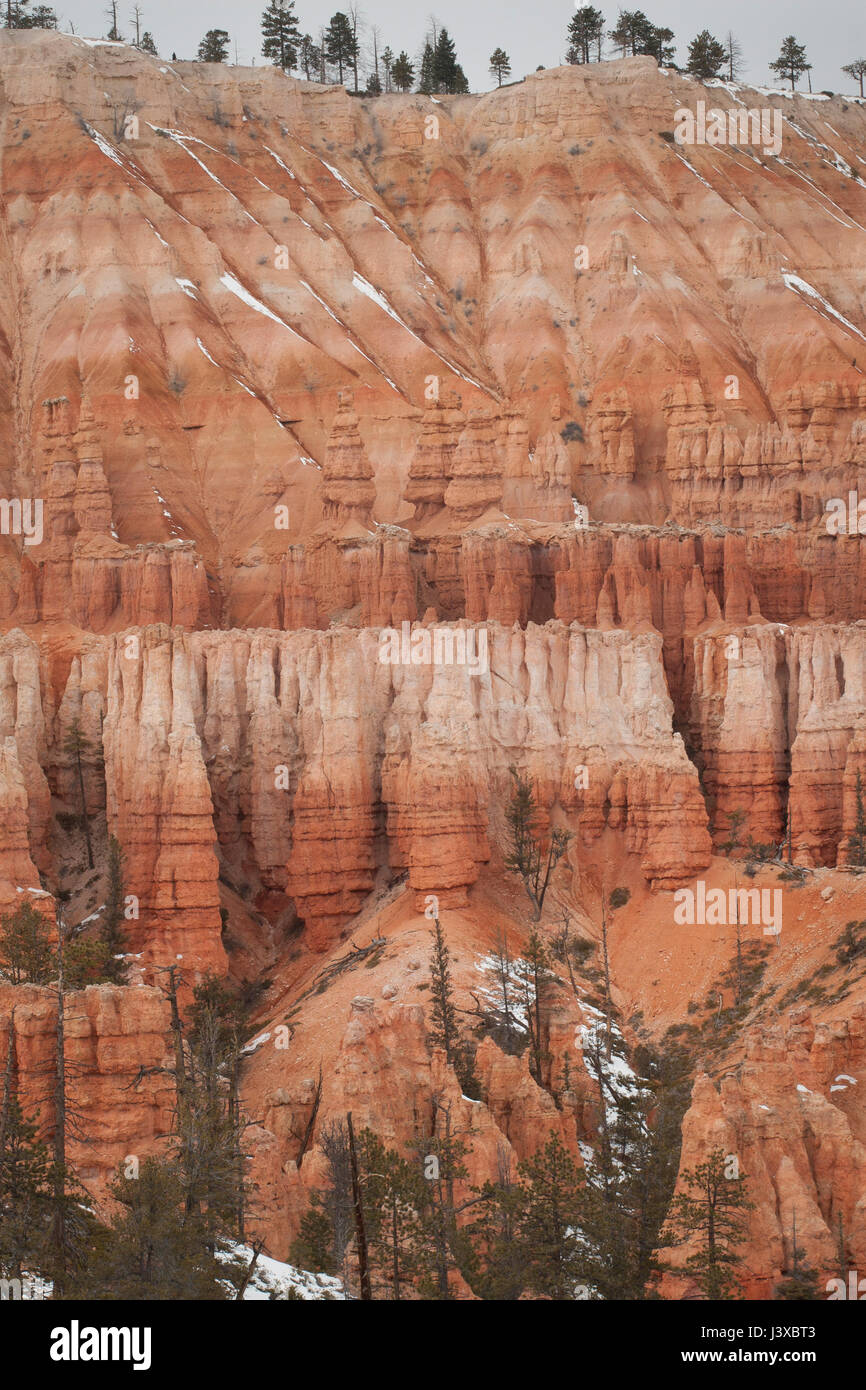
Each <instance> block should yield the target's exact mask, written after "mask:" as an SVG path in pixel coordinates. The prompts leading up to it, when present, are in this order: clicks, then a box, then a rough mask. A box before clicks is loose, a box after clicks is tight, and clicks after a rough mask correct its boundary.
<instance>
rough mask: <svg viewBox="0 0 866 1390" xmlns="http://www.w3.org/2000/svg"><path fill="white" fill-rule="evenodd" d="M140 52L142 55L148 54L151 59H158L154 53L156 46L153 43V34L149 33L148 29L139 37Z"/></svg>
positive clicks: (157, 55)
mask: <svg viewBox="0 0 866 1390" xmlns="http://www.w3.org/2000/svg"><path fill="white" fill-rule="evenodd" d="M141 51H142V53H149V54H150V55H151V57H152V58H158V57H159V54H158V53H157V51H156V44H155V43H154V41H153V34H152V33H151V32H150V30H149V29H145V31H144V33H143V34H142V36H141Z"/></svg>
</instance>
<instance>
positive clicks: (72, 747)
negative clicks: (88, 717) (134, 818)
mask: <svg viewBox="0 0 866 1390" xmlns="http://www.w3.org/2000/svg"><path fill="white" fill-rule="evenodd" d="M63 751H64V753H65V754H66V756H67V757H69V758H71V759H72V762H73V765H74V767H75V773H76V780H77V782H78V798H79V805H80V813H81V827H82V829H83V831H84V840H85V843H86V845H87V867H88V868H89V869H92V868H93V844H92V842H91V839H90V821H89V819H88V815H87V794H86V791H85V788H84V766H83V764H84V759H85V758H87V759H90V760H93V759H95V758H96V757H97V753H96V750H95V748H94V746H93V744H92V743H91V741H90V739H89V738H87V737H86V735H85V734H83V733H82V731H81V726H80V724H79V722H78V720H77V719H74V720H73V721H72V723H71V724H70V726H69V729H68V731H67V734H66V737H65V739H64V740H63Z"/></svg>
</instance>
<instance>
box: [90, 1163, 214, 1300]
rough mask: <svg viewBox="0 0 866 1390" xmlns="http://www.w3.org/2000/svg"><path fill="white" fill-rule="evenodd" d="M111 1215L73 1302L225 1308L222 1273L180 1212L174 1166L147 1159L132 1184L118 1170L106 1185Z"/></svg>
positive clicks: (199, 1228) (208, 1245) (200, 1231)
mask: <svg viewBox="0 0 866 1390" xmlns="http://www.w3.org/2000/svg"><path fill="white" fill-rule="evenodd" d="M108 1192H109V1196H110V1197H111V1199H112V1203H113V1210H112V1215H111V1218H110V1223H109V1225H108V1227H107V1228H106V1229H104V1230H102V1231H100V1232H99V1234H98V1236H97V1238H96V1248H95V1251H94V1254H93V1256H92V1258H91V1259H90V1260H89V1261H88V1265H87V1268H86V1270H85V1271H83V1273H82V1274H80V1275H79V1276H77V1277H76V1278H75V1280H74V1281H73V1290H74V1293H75V1295H76V1297H78V1298H82V1297H85V1298H86V1297H88V1296H89V1297H97V1298H102V1299H104V1298H111V1299H134V1300H135V1301H136V1302H147V1301H152V1300H160V1301H168V1300H175V1299H182V1300H188V1299H195V1300H198V1301H201V1300H225V1299H226V1298H227V1297H229V1296H230V1295H229V1291H228V1290H227V1289H226V1288H225V1287H224V1282H225V1276H226V1272H227V1271H226V1268H225V1267H224V1266H223V1265H222V1264H221V1263H220V1262H219V1261H218V1260H217V1259H216V1257H215V1251H216V1249H218V1248H219V1243H214V1242H213V1240H211V1239H209V1238H208V1235H207V1233H206V1231H205V1229H204V1226H203V1224H202V1223H201V1222H196V1221H193V1220H190V1218H189V1216H188V1215H187V1214H186V1213H185V1212H184V1210H183V1197H184V1187H183V1181H182V1179H181V1176H180V1174H179V1173H178V1171H177V1169H176V1167H175V1165H174V1164H172V1163H171V1162H170V1161H169V1160H168V1159H166V1158H146V1159H144V1161H143V1162H142V1163H141V1166H140V1168H139V1170H138V1173H137V1174H136V1175H135V1176H129V1177H127V1176H126V1175H125V1174H124V1173H123V1171H122V1170H119V1171H118V1172H117V1174H116V1175H115V1177H114V1179H113V1181H112V1182H111V1183H110V1184H109V1188H108Z"/></svg>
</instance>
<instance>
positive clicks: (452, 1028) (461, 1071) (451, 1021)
mask: <svg viewBox="0 0 866 1390" xmlns="http://www.w3.org/2000/svg"><path fill="white" fill-rule="evenodd" d="M435 924H436V925H435V930H434V931H433V932H432V933H431V935H432V937H433V949H432V952H431V955H430V995H431V998H432V1000H433V1009H432V1021H431V1027H430V1041H431V1042H432V1044H433V1046H434V1047H441V1048H442V1050H443V1051H444V1053H445V1060H446V1061H447V1062H448V1064H449V1066H452V1067H453V1068H454V1071H455V1073H456V1075H457V1080H458V1081H459V1082H460V1087H461V1090H462V1091H463V1094H464V1095H466V1096H469V1097H470V1099H472V1100H476V1099H477V1091H478V1081H477V1078H476V1076H475V1072H474V1066H473V1061H472V1054H471V1052H470V1050H469V1047H468V1045H467V1044H466V1042H465V1041H464V1040H463V1039H462V1038H461V1036H460V1029H459V1026H458V1023H457V1009H456V1006H455V1004H454V985H453V982H452V979H451V964H450V958H451V953H450V952H449V950H448V947H447V946H446V944H445V934H444V932H443V931H442V925H441V923H440V921H439V918H438V917H437V918H436V919H435ZM473 1092H475V1094H473Z"/></svg>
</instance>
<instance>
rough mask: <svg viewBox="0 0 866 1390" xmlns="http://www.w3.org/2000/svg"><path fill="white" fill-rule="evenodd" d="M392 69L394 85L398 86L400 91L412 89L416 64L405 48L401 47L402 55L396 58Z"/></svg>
mask: <svg viewBox="0 0 866 1390" xmlns="http://www.w3.org/2000/svg"><path fill="white" fill-rule="evenodd" d="M391 71H392V76H393V79H394V86H395V87H396V88H397V90H398V92H409V91H411V89H412V83H413V82H414V81H415V67H414V64H412V63H411V62H410V61H409V54H408V53H407V52H406V50H405V49H401V51H400V55H399V57H398V58H396V59H395V61H394V66H393V68H392V70H391Z"/></svg>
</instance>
